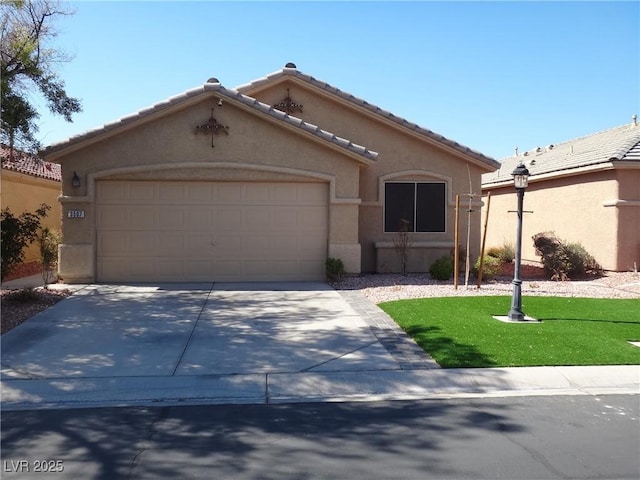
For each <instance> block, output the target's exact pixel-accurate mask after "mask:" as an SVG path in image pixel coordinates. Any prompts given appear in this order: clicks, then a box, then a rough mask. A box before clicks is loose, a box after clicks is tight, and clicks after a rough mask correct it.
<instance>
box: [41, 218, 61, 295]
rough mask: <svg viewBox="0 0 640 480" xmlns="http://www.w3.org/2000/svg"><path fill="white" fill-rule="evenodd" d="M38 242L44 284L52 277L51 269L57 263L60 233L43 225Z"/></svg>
mask: <svg viewBox="0 0 640 480" xmlns="http://www.w3.org/2000/svg"><path fill="white" fill-rule="evenodd" d="M38 242H39V243H40V263H41V264H42V280H43V281H44V284H45V286H46V285H47V284H48V283H49V281H50V280H51V279H52V278H53V275H54V274H53V270H54V269H55V267H56V265H57V264H58V244H59V243H60V233H58V232H56V231H55V230H51V229H50V228H49V227H44V228H43V229H42V231H41V232H40V236H39V237H38Z"/></svg>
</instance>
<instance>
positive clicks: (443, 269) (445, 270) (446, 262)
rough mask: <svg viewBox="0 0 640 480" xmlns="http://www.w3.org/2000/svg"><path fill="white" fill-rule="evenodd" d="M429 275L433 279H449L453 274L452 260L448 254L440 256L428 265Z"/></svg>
mask: <svg viewBox="0 0 640 480" xmlns="http://www.w3.org/2000/svg"><path fill="white" fill-rule="evenodd" d="M429 275H431V278H433V279H435V280H449V279H450V278H451V277H452V276H453V260H452V259H451V257H450V256H449V255H445V256H443V257H440V258H439V259H437V260H436V261H435V262H433V263H432V264H431V266H430V267H429Z"/></svg>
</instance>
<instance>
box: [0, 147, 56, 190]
mask: <svg viewBox="0 0 640 480" xmlns="http://www.w3.org/2000/svg"><path fill="white" fill-rule="evenodd" d="M0 158H2V169H3V170H11V171H14V172H18V173H23V174H25V175H31V176H32V177H38V178H46V179H47V180H53V181H56V182H60V181H61V180H62V175H61V173H60V172H61V170H60V165H58V164H56V163H51V162H45V161H44V160H42V159H41V158H39V157H38V156H37V155H32V154H29V153H25V152H22V151H20V150H15V149H14V151H13V161H11V160H10V159H11V156H10V154H9V147H8V146H6V145H0Z"/></svg>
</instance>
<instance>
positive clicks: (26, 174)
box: [0, 145, 62, 278]
mask: <svg viewBox="0 0 640 480" xmlns="http://www.w3.org/2000/svg"><path fill="white" fill-rule="evenodd" d="M0 158H1V159H2V179H1V182H0V197H1V205H2V209H3V210H4V209H5V208H9V210H10V211H11V213H12V214H14V215H15V216H19V215H21V214H22V213H24V212H29V213H34V212H35V211H36V210H37V209H38V208H39V207H40V205H41V204H43V203H46V204H47V205H49V206H50V207H51V210H49V211H48V212H47V216H46V217H45V218H44V219H42V221H41V225H42V226H43V227H49V228H50V229H53V230H55V231H60V203H59V202H58V197H59V196H60V193H61V191H62V190H61V174H60V165H58V164H55V163H50V162H44V161H42V160H41V159H39V158H37V157H35V156H33V155H30V154H26V153H24V152H20V151H15V150H14V152H13V153H11V152H10V149H9V148H8V147H7V146H5V145H0ZM39 260H40V249H39V247H38V245H36V244H32V245H30V246H28V247H27V248H26V250H25V252H24V265H22V266H21V267H16V268H15V269H14V271H12V272H11V273H10V275H9V276H8V277H7V278H15V277H16V276H22V275H29V274H34V273H37V272H39V269H40V268H41V267H40V264H39Z"/></svg>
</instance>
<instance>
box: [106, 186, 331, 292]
mask: <svg viewBox="0 0 640 480" xmlns="http://www.w3.org/2000/svg"><path fill="white" fill-rule="evenodd" d="M96 213H97V214H96V222H97V223H96V229H97V276H98V281H101V282H113V281H116V282H130V281H135V282H156V281H160V282H169V281H273V280H321V279H322V278H324V262H325V259H326V256H327V238H328V237H327V232H328V186H327V184H319V183H240V182H216V183H212V182H148V181H101V182H98V183H97V187H96Z"/></svg>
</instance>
